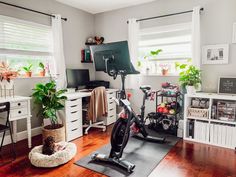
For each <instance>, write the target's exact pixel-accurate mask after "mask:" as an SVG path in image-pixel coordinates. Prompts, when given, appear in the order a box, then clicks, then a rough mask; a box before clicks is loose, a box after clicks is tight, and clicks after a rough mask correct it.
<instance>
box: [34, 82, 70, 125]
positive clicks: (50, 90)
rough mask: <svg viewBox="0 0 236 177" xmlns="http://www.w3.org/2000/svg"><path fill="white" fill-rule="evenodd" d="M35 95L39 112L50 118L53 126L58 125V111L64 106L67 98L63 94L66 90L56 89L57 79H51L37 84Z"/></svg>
mask: <svg viewBox="0 0 236 177" xmlns="http://www.w3.org/2000/svg"><path fill="white" fill-rule="evenodd" d="M33 91H34V93H33V95H32V96H33V97H34V99H35V103H36V104H38V105H39V106H40V111H39V114H40V115H41V116H42V117H43V118H45V119H50V121H51V128H52V129H55V128H57V127H58V118H57V111H58V110H61V109H63V108H64V104H63V103H64V100H65V99H67V98H66V96H63V93H65V92H66V90H58V91H57V90H56V83H55V81H53V80H51V81H50V82H48V83H46V84H42V83H39V84H36V86H35V88H34V89H33Z"/></svg>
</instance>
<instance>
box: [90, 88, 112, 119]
mask: <svg viewBox="0 0 236 177" xmlns="http://www.w3.org/2000/svg"><path fill="white" fill-rule="evenodd" d="M107 110H108V108H107V93H106V89H105V87H97V88H95V89H94V90H93V91H92V93H91V97H90V103H89V108H88V119H89V120H91V121H92V122H97V119H98V118H101V117H104V116H107Z"/></svg>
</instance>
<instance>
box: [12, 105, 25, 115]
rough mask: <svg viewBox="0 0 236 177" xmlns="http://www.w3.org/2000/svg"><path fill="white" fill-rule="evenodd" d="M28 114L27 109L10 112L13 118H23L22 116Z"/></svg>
mask: <svg viewBox="0 0 236 177" xmlns="http://www.w3.org/2000/svg"><path fill="white" fill-rule="evenodd" d="M27 114H28V109H27V107H25V108H19V109H12V110H10V116H11V117H21V116H25V115H27Z"/></svg>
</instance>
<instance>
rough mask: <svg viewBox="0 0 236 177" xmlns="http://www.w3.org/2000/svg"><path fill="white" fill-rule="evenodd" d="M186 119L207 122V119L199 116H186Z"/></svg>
mask: <svg viewBox="0 0 236 177" xmlns="http://www.w3.org/2000/svg"><path fill="white" fill-rule="evenodd" d="M187 119H194V120H202V121H208V122H209V119H207V118H201V117H187Z"/></svg>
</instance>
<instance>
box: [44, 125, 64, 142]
mask: <svg viewBox="0 0 236 177" xmlns="http://www.w3.org/2000/svg"><path fill="white" fill-rule="evenodd" d="M42 134H43V142H44V140H45V139H46V138H47V137H49V136H52V137H53V138H54V139H55V142H56V143H58V142H60V141H65V127H64V126H62V127H60V128H57V129H46V128H45V127H43V130H42Z"/></svg>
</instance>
